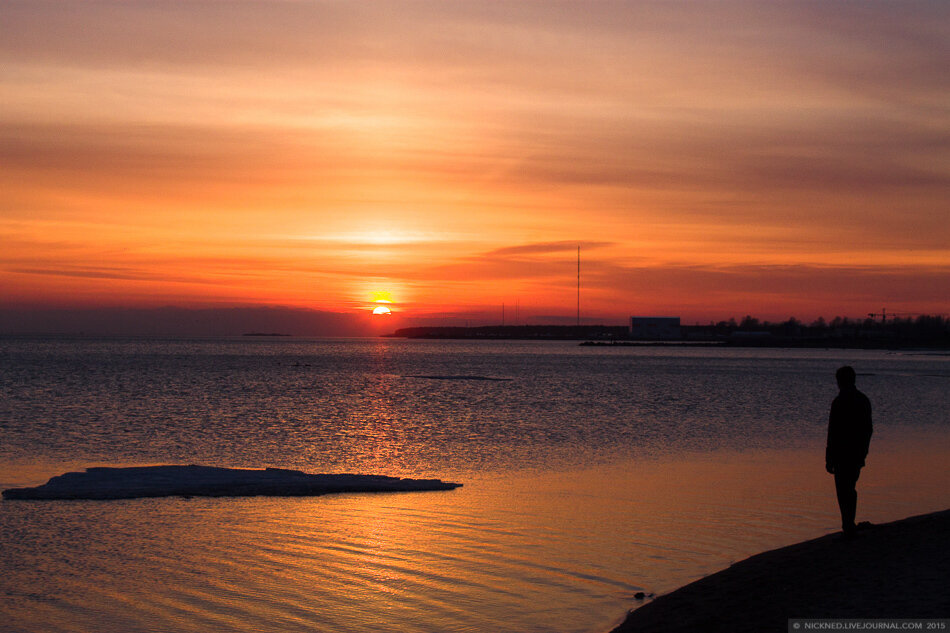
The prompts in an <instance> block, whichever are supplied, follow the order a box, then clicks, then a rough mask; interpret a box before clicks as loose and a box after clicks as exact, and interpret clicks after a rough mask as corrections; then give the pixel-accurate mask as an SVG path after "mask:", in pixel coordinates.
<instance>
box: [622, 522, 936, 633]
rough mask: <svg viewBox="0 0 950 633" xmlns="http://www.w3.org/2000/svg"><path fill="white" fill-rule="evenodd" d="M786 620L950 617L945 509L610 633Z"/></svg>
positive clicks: (720, 583) (776, 553) (824, 542)
mask: <svg viewBox="0 0 950 633" xmlns="http://www.w3.org/2000/svg"><path fill="white" fill-rule="evenodd" d="M789 618H950V510H944V511H943V512H937V513H934V514H927V515H923V516H916V517H911V518H908V519H904V520H902V521H896V522H894V523H887V524H882V525H877V526H873V527H870V528H868V529H866V530H863V531H861V532H859V534H858V537H857V538H856V539H854V540H851V541H847V540H843V539H842V538H841V535H840V533H839V534H831V535H828V536H823V537H821V538H817V539H814V540H812V541H806V542H804V543H798V544H797V545H791V546H789V547H783V548H782V549H777V550H772V551H770V552H765V553H763V554H758V555H756V556H753V557H751V558H748V559H746V560H744V561H742V562H739V563H736V564H735V565H732V566H731V567H729V568H728V569H724V570H723V571H721V572H718V573H716V574H713V575H711V576H707V577H706V578H703V579H701V580H697V581H696V582H694V583H691V584H689V585H686V586H685V587H682V588H680V589H677V590H676V591H674V592H672V593H669V594H667V595H664V596H660V597H658V598H657V599H656V600H654V601H653V602H651V603H649V604H647V605H644V606H643V607H641V608H639V609H637V610H636V611H633V612H632V613H630V614H629V615H628V616H627V619H626V621H624V623H623V624H622V625H620V626H619V627H617V628H616V629H615V630H614V632H613V633H634V632H636V633H648V632H663V633H675V632H684V633H685V632H686V631H689V632H690V633H693V632H698V631H703V632H719V631H721V632H730V633H731V632H742V631H749V632H752V631H754V632H756V633H759V632H763V631H787V630H788V628H787V627H788V620H789Z"/></svg>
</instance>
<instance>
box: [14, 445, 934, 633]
mask: <svg viewBox="0 0 950 633" xmlns="http://www.w3.org/2000/svg"><path fill="white" fill-rule="evenodd" d="M821 449H822V447H821V446H819V445H815V446H810V447H806V448H795V449H789V450H775V449H772V450H761V451H758V450H748V451H734V450H723V451H719V452H714V453H689V454H685V455H680V456H676V457H669V456H668V457H665V458H660V459H640V460H637V461H623V462H617V463H614V464H611V465H604V466H599V467H596V468H589V469H580V470H578V469H575V470H571V471H566V472H559V473H556V474H550V473H549V474H545V473H522V474H517V473H511V474H508V475H496V476H481V477H476V478H475V479H473V480H468V481H466V482H465V484H466V485H465V487H463V488H461V489H458V490H456V491H453V492H448V493H419V494H396V495H340V496H326V497H318V498H304V499H297V498H291V499H280V498H277V499H275V498H233V499H199V498H195V499H180V498H169V499H142V500H127V501H117V502H66V503H63V502H57V503H28V502H9V501H7V502H4V503H3V504H2V508H0V511H2V515H3V516H4V529H5V532H6V534H5V535H4V541H5V547H4V549H3V554H2V555H0V556H2V559H3V560H2V562H3V563H4V564H3V568H4V570H6V573H5V575H6V579H5V582H4V583H3V584H4V592H3V594H2V596H0V601H2V603H0V604H2V611H3V612H4V614H5V616H6V622H7V623H6V624H5V625H4V627H5V630H17V631H40V630H42V631H88V630H93V629H95V630H99V631H117V632H118V631H129V630H176V631H184V632H189V631H195V632H197V631H210V630H215V631H250V630H255V631H275V632H276V631H302V630H305V631H327V632H330V631H340V632H349V631H353V632H356V631H408V632H413V631H419V632H423V631H496V630H506V631H550V630H559V631H568V632H570V631H577V632H582V631H605V630H608V629H609V628H610V627H611V626H612V625H613V624H614V623H616V622H617V621H618V620H619V619H620V618H621V617H622V616H623V614H624V613H625V611H626V610H627V609H629V608H632V607H634V606H636V604H638V603H637V601H636V600H635V598H634V594H635V593H636V592H637V591H646V592H656V593H663V592H666V591H669V590H671V589H673V588H675V587H677V586H679V585H682V584H684V583H686V582H689V581H691V580H694V579H696V578H698V577H701V576H703V575H705V574H708V573H711V572H713V571H716V570H718V569H721V568H723V567H725V566H727V565H729V564H730V563H732V562H735V561H736V560H740V559H742V558H745V557H747V556H749V555H751V554H754V553H757V552H759V551H762V550H765V549H770V548H774V547H778V546H782V545H786V544H789V543H792V542H796V541H799V540H803V539H806V538H812V537H816V536H820V535H822V534H825V533H828V532H830V531H833V530H835V529H837V521H838V519H837V509H836V506H835V502H834V495H833V484H832V482H831V478H830V476H828V475H827V474H826V473H824V471H823V454H822V450H821ZM948 451H950V438H948V437H947V434H946V433H945V432H942V431H940V430H933V431H927V430H915V431H913V432H910V431H907V430H893V429H888V428H887V427H884V428H880V429H879V431H878V436H877V437H876V438H875V441H874V443H873V444H872V453H871V456H870V457H869V461H868V467H867V468H866V469H865V472H864V473H863V474H862V478H861V481H860V482H859V494H860V498H859V519H868V520H871V521H873V522H885V521H889V520H895V519H898V518H902V517H904V516H907V515H910V514H919V513H923V512H928V511H934V510H940V509H945V508H946V507H948V506H950V495H948V492H947V491H948V490H950V471H948V469H947V468H946V461H945V460H946V455H947V454H948ZM35 468H36V470H35V471H33V472H32V473H31V474H30V476H31V477H33V476H35V477H36V478H37V479H42V478H44V477H45V475H42V476H41V471H42V470H43V467H42V466H41V465H39V464H37V465H36V466H35ZM25 473H26V471H24V470H22V469H20V470H19V474H18V475H14V474H13V473H11V472H2V473H0V480H2V481H11V478H13V477H15V476H18V477H23V476H24V475H25ZM48 474H53V473H48ZM11 545H13V546H12V547H11ZM50 578H55V583H50V582H49V579H50Z"/></svg>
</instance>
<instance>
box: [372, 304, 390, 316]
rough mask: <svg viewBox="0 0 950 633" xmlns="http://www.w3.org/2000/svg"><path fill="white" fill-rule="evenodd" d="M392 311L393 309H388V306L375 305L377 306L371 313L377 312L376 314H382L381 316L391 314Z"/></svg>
mask: <svg viewBox="0 0 950 633" xmlns="http://www.w3.org/2000/svg"><path fill="white" fill-rule="evenodd" d="M392 313H393V311H392V310H390V309H389V308H387V307H386V306H377V307H375V308H373V314H378V315H383V316H385V315H388V314H392Z"/></svg>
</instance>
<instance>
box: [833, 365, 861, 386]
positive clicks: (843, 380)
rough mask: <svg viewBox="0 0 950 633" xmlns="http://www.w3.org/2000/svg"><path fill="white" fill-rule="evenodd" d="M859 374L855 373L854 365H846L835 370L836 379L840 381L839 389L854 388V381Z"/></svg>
mask: <svg viewBox="0 0 950 633" xmlns="http://www.w3.org/2000/svg"><path fill="white" fill-rule="evenodd" d="M856 378H857V375H856V374H855V373H854V367H851V366H850V365H845V366H844V367H842V368H840V369H839V370H838V371H836V372H835V379H836V380H837V381H838V389H853V388H854V381H855V380H856Z"/></svg>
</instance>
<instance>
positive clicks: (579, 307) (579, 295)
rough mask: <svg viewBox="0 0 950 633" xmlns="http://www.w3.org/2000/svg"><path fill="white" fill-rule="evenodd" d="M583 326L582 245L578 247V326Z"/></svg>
mask: <svg viewBox="0 0 950 633" xmlns="http://www.w3.org/2000/svg"><path fill="white" fill-rule="evenodd" d="M580 324H581V245H580V244H578V245H577V325H578V326H580Z"/></svg>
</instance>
